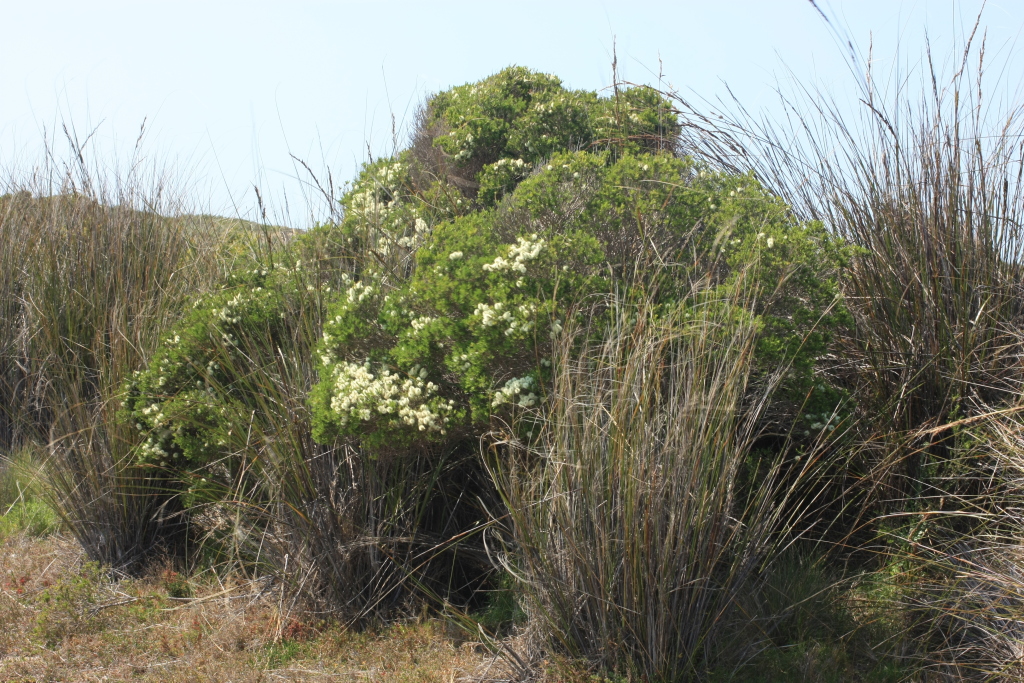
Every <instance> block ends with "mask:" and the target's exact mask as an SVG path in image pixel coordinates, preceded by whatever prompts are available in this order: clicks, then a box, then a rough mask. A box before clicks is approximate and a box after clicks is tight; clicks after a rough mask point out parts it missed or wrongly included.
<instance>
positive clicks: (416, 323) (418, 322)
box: [409, 315, 437, 332]
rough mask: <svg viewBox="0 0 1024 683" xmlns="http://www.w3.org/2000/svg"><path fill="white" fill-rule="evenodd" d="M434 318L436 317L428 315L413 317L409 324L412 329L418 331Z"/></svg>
mask: <svg viewBox="0 0 1024 683" xmlns="http://www.w3.org/2000/svg"><path fill="white" fill-rule="evenodd" d="M435 320H437V318H431V317H430V316H429V315H422V316H420V317H419V318H415V319H414V320H412V322H410V323H409V324H410V325H412V329H414V330H415V331H417V332H419V331H420V330H422V329H423V328H424V327H426V326H427V325H429V324H430V323H432V322H434V321H435Z"/></svg>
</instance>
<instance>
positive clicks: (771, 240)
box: [765, 237, 775, 249]
mask: <svg viewBox="0 0 1024 683" xmlns="http://www.w3.org/2000/svg"><path fill="white" fill-rule="evenodd" d="M765 244H767V245H768V248H769V249H771V248H772V247H774V246H775V238H774V237H769V238H768V240H767V241H766V242H765Z"/></svg>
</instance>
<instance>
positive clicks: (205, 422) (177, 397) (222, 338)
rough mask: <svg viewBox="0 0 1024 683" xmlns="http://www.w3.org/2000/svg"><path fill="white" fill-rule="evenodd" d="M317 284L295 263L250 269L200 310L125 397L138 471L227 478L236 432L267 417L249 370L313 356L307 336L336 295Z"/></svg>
mask: <svg viewBox="0 0 1024 683" xmlns="http://www.w3.org/2000/svg"><path fill="white" fill-rule="evenodd" d="M316 236H317V237H322V235H319V234H317V235H316ZM308 246H309V245H306V244H303V243H302V242H300V243H298V244H296V245H294V246H293V249H294V251H296V252H301V251H303V250H304V249H305V248H306V247H308ZM318 274H319V272H318V269H317V268H307V267H306V266H304V265H303V263H302V261H301V260H297V259H296V260H293V261H292V262H291V263H289V264H286V263H283V262H279V263H277V264H276V266H274V267H272V268H271V267H269V266H256V267H250V268H249V269H247V270H243V271H240V272H236V273H234V274H233V275H231V276H230V277H229V278H228V281H227V282H226V283H225V287H224V288H223V289H222V291H220V292H217V293H215V294H212V295H210V296H208V297H205V298H203V299H200V300H198V301H196V303H195V305H194V306H193V309H192V310H191V311H190V312H188V313H187V314H186V315H185V316H184V317H183V319H182V321H181V322H180V323H179V324H178V325H176V326H175V327H174V329H173V330H172V332H171V333H169V335H168V336H167V337H166V339H165V340H164V343H163V344H162V345H161V347H160V348H159V350H158V351H157V353H156V354H155V355H154V357H153V358H152V359H151V361H150V363H149V365H148V366H147V367H146V368H145V369H143V370H142V371H141V372H136V373H135V375H134V377H133V378H132V380H131V381H130V382H129V383H128V386H127V387H126V388H125V392H124V400H123V408H122V411H121V414H122V416H123V418H124V419H126V420H129V421H131V423H133V424H134V426H135V428H136V429H137V430H138V432H139V433H140V439H141V444H140V447H139V450H138V458H139V460H140V461H142V462H146V463H152V464H155V465H160V466H163V467H168V468H172V469H179V470H193V469H196V468H200V467H202V466H205V465H206V464H208V463H211V462H221V463H224V464H226V465H227V466H229V469H230V465H231V458H228V457H226V456H228V455H230V452H229V450H228V449H229V445H230V444H231V443H232V439H231V438H230V437H231V436H232V433H233V430H238V429H241V427H240V426H239V425H240V423H242V422H243V421H244V422H245V423H247V424H249V423H251V420H253V419H257V418H258V417H259V416H260V415H261V414H262V407H261V405H260V403H261V402H260V396H259V392H260V387H259V386H258V385H252V384H250V383H248V382H247V377H248V376H249V375H250V370H249V368H252V367H253V366H260V367H273V366H274V364H275V363H276V361H277V357H278V355H279V354H280V353H281V349H287V350H289V351H293V350H295V349H296V348H299V349H301V348H302V346H303V345H304V346H305V347H306V353H310V352H311V351H312V347H311V345H310V344H309V343H304V339H303V338H304V337H306V336H307V334H306V332H305V330H304V329H303V328H304V326H305V324H306V323H307V322H308V321H310V320H312V319H316V318H318V317H319V308H320V306H321V302H322V299H323V298H324V297H326V296H329V295H330V293H331V291H332V287H331V286H330V285H329V284H325V283H324V282H323V281H321V280H319V278H318V277H317V276H318ZM250 428H251V427H250Z"/></svg>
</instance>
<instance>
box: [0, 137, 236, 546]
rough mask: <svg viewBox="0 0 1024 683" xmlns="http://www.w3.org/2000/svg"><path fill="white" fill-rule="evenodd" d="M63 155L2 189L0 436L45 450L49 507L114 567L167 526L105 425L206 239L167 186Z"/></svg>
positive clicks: (118, 433)
mask: <svg viewBox="0 0 1024 683" xmlns="http://www.w3.org/2000/svg"><path fill="white" fill-rule="evenodd" d="M71 139H72V141H73V138H71ZM73 151H76V153H75V154H73V155H72V157H71V158H72V159H74V161H73V162H72V163H71V164H69V165H66V166H63V167H62V166H58V165H56V164H55V163H53V162H51V163H48V164H46V165H44V166H42V167H41V168H39V169H38V170H37V171H36V173H35V174H34V175H32V176H31V177H29V178H28V179H27V180H26V179H17V178H15V177H13V176H12V177H10V178H7V179H5V180H4V182H3V192H4V196H3V197H2V198H0V235H2V240H0V272H3V273H4V276H3V277H2V278H0V286H2V288H3V289H2V290H0V302H2V304H0V306H2V307H3V311H4V315H5V318H4V320H5V325H4V326H3V329H2V331H0V351H2V352H3V356H2V359H0V364H2V365H3V366H4V367H3V370H4V374H3V385H2V387H0V392H2V403H3V405H4V407H5V411H6V413H7V417H8V420H9V422H8V428H7V429H6V430H5V434H4V437H5V441H6V442H7V445H8V447H11V446H14V445H16V444H17V443H18V442H19V441H20V442H29V441H34V442H37V443H43V444H45V445H46V448H47V450H48V455H47V458H46V463H45V469H44V477H45V478H46V481H47V482H48V488H47V490H48V495H49V497H50V498H51V502H52V504H53V506H54V508H55V510H56V511H57V512H58V514H59V515H60V517H61V518H62V520H63V522H64V523H65V524H66V525H67V528H68V529H69V530H70V531H71V532H72V533H73V534H74V535H75V536H76V538H78V540H79V541H81V542H82V545H83V547H84V548H85V549H86V552H87V553H88V554H89V556H90V558H91V559H94V560H97V561H100V562H103V563H106V564H112V565H115V566H126V565H131V564H132V563H133V562H135V561H136V560H138V559H139V557H140V556H141V555H143V554H145V553H146V552H147V551H149V550H150V549H152V548H153V547H154V545H155V544H157V543H158V541H159V539H160V538H161V536H162V535H163V533H164V531H165V528H166V527H167V523H168V519H169V518H168V517H167V515H163V514H161V512H160V508H161V506H162V505H163V504H164V503H165V502H166V500H165V499H163V498H162V497H161V496H159V495H157V494H158V488H159V486H160V484H159V481H158V478H154V477H153V476H152V474H151V473H150V472H148V471H145V470H142V469H140V468H138V467H136V466H134V465H131V464H130V461H131V458H130V452H131V449H132V448H133V446H134V445H135V443H136V441H137V440H138V437H137V436H136V435H135V434H133V433H132V432H131V430H130V429H128V427H127V425H124V424H120V423H119V422H118V420H117V419H116V417H115V413H116V411H117V409H118V408H119V399H118V393H119V391H120V388H121V386H122V384H123V382H124V380H125V379H126V378H127V377H128V376H129V375H130V373H131V372H133V371H134V370H136V369H138V368H140V367H141V366H142V364H143V363H144V362H145V361H146V359H147V358H148V355H149V354H150V353H151V352H152V351H153V349H154V348H155V347H156V345H157V344H158V343H159V340H160V335H161V332H162V331H163V330H165V329H166V328H167V326H168V325H169V324H170V323H171V322H173V320H174V319H176V317H177V315H179V312H180V311H182V310H183V308H184V306H185V304H186V302H188V301H190V300H191V299H192V298H193V297H195V296H196V295H197V292H201V291H203V290H204V289H205V288H207V287H209V286H210V285H212V283H213V282H215V281H216V279H217V276H218V271H219V265H218V264H217V263H216V261H215V256H216V253H215V249H214V244H215V237H214V236H211V235H208V234H205V233H204V231H203V230H201V229H197V227H196V226H193V225H189V223H188V222H187V221H186V220H183V219H181V218H179V217H178V215H181V214H184V213H185V211H184V209H185V207H184V206H182V205H181V204H180V203H177V202H178V201H179V200H178V199H177V198H175V197H173V196H171V190H170V189H169V186H168V179H167V178H165V177H162V176H160V175H159V174H155V173H153V174H147V172H146V171H145V168H146V167H145V166H144V165H143V164H141V163H139V164H134V165H133V166H132V167H131V170H130V171H129V172H128V173H127V174H125V175H118V174H117V173H116V172H113V171H109V170H106V169H102V168H94V167H91V166H89V165H88V163H87V162H86V160H85V157H84V155H83V153H82V150H81V149H80V148H76V149H75V150H73ZM14 426H16V428H15V427H14Z"/></svg>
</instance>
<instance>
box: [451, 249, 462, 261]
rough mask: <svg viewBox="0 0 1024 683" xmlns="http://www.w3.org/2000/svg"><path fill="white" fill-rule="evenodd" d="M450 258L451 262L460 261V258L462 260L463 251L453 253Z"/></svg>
mask: <svg viewBox="0 0 1024 683" xmlns="http://www.w3.org/2000/svg"><path fill="white" fill-rule="evenodd" d="M448 258H449V260H452V261H458V260H459V259H460V258H462V252H461V251H453V252H452V253H450V254H448Z"/></svg>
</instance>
